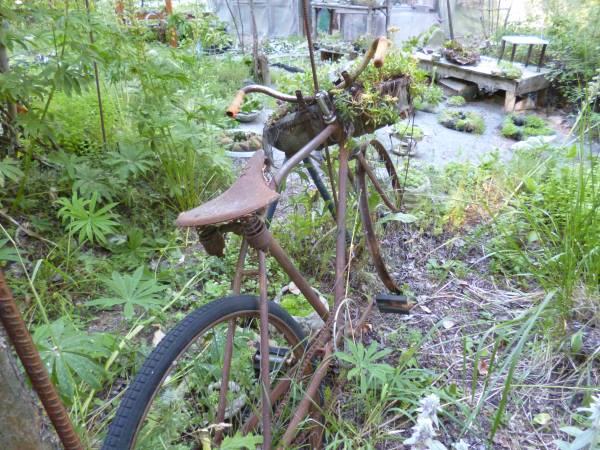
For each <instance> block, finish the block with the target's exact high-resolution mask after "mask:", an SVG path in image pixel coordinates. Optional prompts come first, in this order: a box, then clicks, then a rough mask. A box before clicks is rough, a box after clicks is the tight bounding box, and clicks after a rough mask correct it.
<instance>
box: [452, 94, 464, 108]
mask: <svg viewBox="0 0 600 450" xmlns="http://www.w3.org/2000/svg"><path fill="white" fill-rule="evenodd" d="M465 103H467V101H466V100H465V98H464V97H463V96H462V95H453V96H452V97H450V98H449V99H448V106H464V105H465Z"/></svg>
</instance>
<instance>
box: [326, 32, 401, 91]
mask: <svg viewBox="0 0 600 450" xmlns="http://www.w3.org/2000/svg"><path fill="white" fill-rule="evenodd" d="M389 46H390V41H388V40H387V38H385V37H384V36H380V37H378V38H377V39H375V40H374V41H373V43H372V44H371V46H370V47H369V50H367V53H366V54H365V57H364V59H363V60H362V62H361V63H360V65H359V66H358V67H357V68H356V70H355V71H354V73H352V74H350V75H349V76H348V77H347V79H345V80H344V81H343V82H342V83H340V84H339V85H337V86H336V87H337V88H338V89H346V88H348V87H350V85H351V84H352V83H354V81H356V79H357V78H358V77H359V76H360V75H361V74H362V73H363V71H364V70H365V69H366V68H367V66H368V65H369V63H370V62H371V60H372V59H373V57H375V61H374V62H373V64H374V65H375V67H377V68H380V67H381V66H383V60H384V57H385V54H386V53H387V50H388V48H389Z"/></svg>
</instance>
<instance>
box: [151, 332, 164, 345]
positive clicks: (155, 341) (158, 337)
mask: <svg viewBox="0 0 600 450" xmlns="http://www.w3.org/2000/svg"><path fill="white" fill-rule="evenodd" d="M164 337H165V333H163V331H162V330H161V329H160V328H159V329H158V330H156V331H155V332H154V335H153V336H152V346H153V347H156V346H157V345H158V344H159V343H160V341H162V338H164Z"/></svg>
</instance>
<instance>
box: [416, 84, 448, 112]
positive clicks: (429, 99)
mask: <svg viewBox="0 0 600 450" xmlns="http://www.w3.org/2000/svg"><path fill="white" fill-rule="evenodd" d="M443 99H444V91H443V90H442V88H441V87H439V86H438V85H437V84H435V83H434V82H433V81H432V82H431V83H430V84H428V85H426V87H424V88H422V89H420V90H419V91H417V92H416V98H415V101H414V105H415V108H416V109H417V110H420V111H426V112H435V109H436V108H437V106H438V105H439V104H440V103H441V102H442V100H443Z"/></svg>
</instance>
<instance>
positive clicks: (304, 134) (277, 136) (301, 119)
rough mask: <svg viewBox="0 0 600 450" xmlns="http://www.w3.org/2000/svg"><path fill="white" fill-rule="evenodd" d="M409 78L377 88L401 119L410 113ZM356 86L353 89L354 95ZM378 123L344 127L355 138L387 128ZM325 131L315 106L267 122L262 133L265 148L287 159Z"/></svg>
mask: <svg viewBox="0 0 600 450" xmlns="http://www.w3.org/2000/svg"><path fill="white" fill-rule="evenodd" d="M410 81H411V80H410V78H409V77H404V76H403V77H398V78H395V79H392V80H388V81H384V82H382V83H380V84H379V85H378V86H377V88H378V90H379V92H381V94H383V95H390V96H392V97H395V98H397V99H398V100H397V102H396V110H397V111H398V114H399V115H400V116H401V117H402V116H408V114H409V113H410V112H411V111H412V100H411V97H410V92H409V86H410ZM360 89H361V87H360V86H357V91H358V93H357V94H356V95H358V94H359V93H360ZM391 123H392V122H390V123H382V124H379V125H378V126H377V127H375V126H373V125H372V124H370V123H369V122H368V117H361V116H359V117H357V118H356V119H355V120H354V121H353V122H352V123H350V124H348V126H349V127H350V128H351V129H352V136H354V137H359V136H362V135H364V134H370V133H373V132H374V131H375V130H376V129H378V128H381V127H384V126H386V125H391ZM323 128H325V123H324V122H323V118H322V115H321V112H320V110H319V108H318V107H317V105H310V106H308V107H306V108H305V109H304V110H300V109H298V110H295V111H291V112H288V113H287V114H285V115H284V116H282V117H280V118H276V119H275V120H272V121H268V122H267V124H266V125H265V128H264V131H263V140H264V143H265V148H269V147H271V146H272V147H275V148H277V149H279V150H281V151H282V152H284V153H285V154H286V155H287V156H288V157H290V156H291V155H293V154H294V153H296V152H297V151H298V150H300V149H301V148H302V147H304V146H305V145H306V144H307V143H308V142H309V141H310V140H311V139H312V138H314V137H315V136H316V135H317V134H318V133H319V132H320V131H321V130H323ZM333 144H335V141H334V140H333V139H330V140H329V141H327V145H333Z"/></svg>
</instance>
